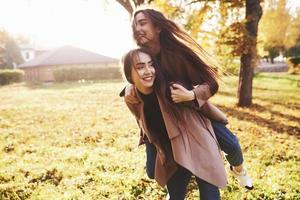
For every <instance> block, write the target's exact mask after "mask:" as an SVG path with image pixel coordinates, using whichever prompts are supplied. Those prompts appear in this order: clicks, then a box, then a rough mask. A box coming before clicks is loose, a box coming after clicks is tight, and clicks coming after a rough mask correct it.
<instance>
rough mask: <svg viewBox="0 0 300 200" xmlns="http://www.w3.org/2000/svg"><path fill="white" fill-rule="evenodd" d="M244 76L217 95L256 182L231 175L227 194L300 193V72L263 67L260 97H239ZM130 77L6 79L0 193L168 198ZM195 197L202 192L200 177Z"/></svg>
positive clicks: (232, 199) (1, 102)
mask: <svg viewBox="0 0 300 200" xmlns="http://www.w3.org/2000/svg"><path fill="white" fill-rule="evenodd" d="M237 81H238V79H237V77H226V78H224V79H223V82H222V83H221V90H220V92H219V93H218V95H216V96H214V97H213V98H212V102H214V103H215V104H216V105H218V106H219V107H220V108H221V109H222V110H223V111H224V112H225V113H226V114H227V116H228V118H229V121H230V123H229V124H228V127H229V128H230V129H231V130H232V131H233V132H234V133H235V134H236V135H237V136H238V138H239V140H240V143H241V146H242V148H243V151H244V158H245V161H246V162H245V164H246V166H247V168H248V172H249V174H250V175H251V176H252V177H253V179H254V185H255V189H254V190H252V191H246V190H245V189H243V188H239V187H238V185H237V183H236V181H235V179H233V178H232V177H231V176H229V179H228V180H229V184H228V186H227V187H226V188H225V189H222V190H221V195H222V199H224V200H242V199H253V200H257V199H270V200H271V199H272V200H273V199H277V200H282V199H291V200H292V199H293V200H296V199H300V168H299V166H300V153H299V152H300V143H299V139H300V123H299V122H300V76H296V75H287V74H258V75H256V77H255V79H254V84H253V103H254V104H253V106H251V107H250V108H238V107H237V106H236V101H237V99H236V90H237ZM123 86H124V82H123V81H121V80H119V81H103V82H96V83H87V82H86V83H76V82H73V83H60V84H50V85H28V84H25V83H21V84H14V85H8V86H2V87H0V199H1V200H2V199H46V200H49V199H53V200H54V199H55V200H57V199H80V200H83V199H84V200H88V199H101V200H102V199H110V200H111V199H116V200H125V199H126V200H127V199H147V200H148V199H150V200H152V199H153V200H156V199H165V195H166V191H165V190H164V189H163V188H160V187H159V186H158V185H157V184H156V183H155V181H153V180H149V179H148V178H147V176H146V174H145V169H144V166H145V149H144V147H143V146H142V147H137V142H138V135H139V134H138V133H139V131H138V129H137V125H136V122H135V120H134V117H133V116H131V114H130V112H129V110H128V109H127V108H126V106H125V104H124V102H123V99H121V98H119V97H118V93H119V91H120V90H121V89H122V88H123ZM189 189H190V191H189V193H188V198H187V199H197V198H196V197H198V192H197V190H196V186H195V183H194V182H191V184H190V185H189Z"/></svg>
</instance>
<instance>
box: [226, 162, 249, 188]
mask: <svg viewBox="0 0 300 200" xmlns="http://www.w3.org/2000/svg"><path fill="white" fill-rule="evenodd" d="M228 171H229V172H230V173H231V174H232V175H233V176H234V177H236V178H237V180H238V182H239V185H240V186H241V187H245V188H246V189H248V190H252V189H253V188H254V187H253V184H252V180H251V178H250V177H249V176H248V174H247V172H246V170H243V171H242V172H237V171H235V170H234V168H233V167H232V166H231V165H228Z"/></svg>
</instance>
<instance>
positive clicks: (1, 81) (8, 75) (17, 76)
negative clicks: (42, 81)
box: [0, 69, 24, 85]
mask: <svg viewBox="0 0 300 200" xmlns="http://www.w3.org/2000/svg"><path fill="white" fill-rule="evenodd" d="M23 79H24V71H22V70H18V69H3V70H0V85H7V84H11V83H18V82H21V81H23Z"/></svg>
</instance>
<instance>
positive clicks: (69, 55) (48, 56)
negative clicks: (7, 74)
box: [18, 45, 119, 82]
mask: <svg viewBox="0 0 300 200" xmlns="http://www.w3.org/2000/svg"><path fill="white" fill-rule="evenodd" d="M118 62H119V61H118V60H117V59H115V58H110V57H107V56H103V55H100V54H96V53H93V52H90V51H87V50H84V49H80V48H77V47H73V46H69V45H68V46H63V47H59V48H55V49H53V50H50V51H47V52H44V53H42V54H41V55H37V56H36V57H35V58H34V59H32V60H30V61H28V62H25V63H23V64H20V65H18V68H19V69H22V70H24V72H25V80H29V81H44V82H47V81H54V80H55V79H54V75H53V70H54V69H60V68H70V67H71V68H72V67H84V66H86V67H103V66H110V65H115V66H116V65H118Z"/></svg>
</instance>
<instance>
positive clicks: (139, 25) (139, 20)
mask: <svg viewBox="0 0 300 200" xmlns="http://www.w3.org/2000/svg"><path fill="white" fill-rule="evenodd" d="M133 29H134V33H135V34H134V35H135V39H136V41H137V43H138V44H139V45H148V44H149V43H153V42H154V43H155V42H157V41H159V33H160V29H159V28H158V27H156V26H155V25H154V24H153V23H152V22H151V20H150V19H149V18H148V17H147V16H146V15H145V14H144V13H143V12H138V13H137V14H136V15H135V16H134V26H133Z"/></svg>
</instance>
